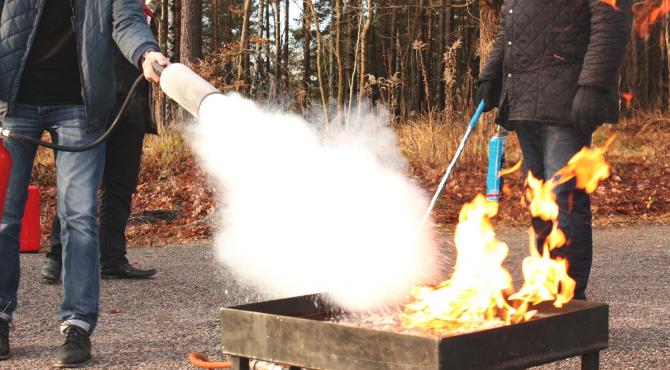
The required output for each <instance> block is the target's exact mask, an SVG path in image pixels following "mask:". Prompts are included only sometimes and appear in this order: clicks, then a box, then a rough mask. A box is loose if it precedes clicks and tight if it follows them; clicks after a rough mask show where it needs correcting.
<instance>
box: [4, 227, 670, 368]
mask: <svg viewBox="0 0 670 370" xmlns="http://www.w3.org/2000/svg"><path fill="white" fill-rule="evenodd" d="M499 237H500V238H501V239H502V240H504V241H506V242H508V243H509V244H510V246H511V247H512V249H513V250H512V251H511V255H510V258H509V259H508V261H509V263H508V264H509V267H510V269H511V270H512V272H513V273H514V274H515V276H518V274H519V271H518V270H519V266H520V263H519V262H520V260H521V258H522V257H523V256H524V255H525V253H526V250H527V247H526V243H527V237H526V234H525V230H522V229H507V230H503V231H502V232H500V233H499ZM595 241H596V246H595V263H594V267H593V271H592V278H591V283H590V286H589V291H588V295H589V299H592V300H595V301H604V302H609V303H610V346H611V347H610V349H609V350H607V351H605V352H603V353H602V354H601V365H602V368H605V369H617V370H618V369H670V320H669V319H668V317H670V287H669V285H668V276H670V268H669V267H668V266H669V262H668V261H670V226H640V227H631V228H625V229H622V228H619V229H601V230H597V231H596V232H595ZM129 255H130V259H131V262H133V263H135V264H137V265H139V266H145V267H157V268H158V269H159V274H158V275H157V276H156V278H155V279H153V280H148V281H106V280H103V281H102V286H101V291H102V297H101V315H100V321H99V325H98V328H97V329H96V332H95V334H94V336H93V351H94V362H93V363H92V366H91V367H90V368H91V369H190V368H191V367H190V366H189V365H188V364H187V362H186V356H187V354H188V352H190V351H193V350H197V351H202V352H205V353H207V354H209V355H210V356H212V357H213V358H216V359H220V357H221V356H220V354H219V353H218V341H219V340H218V337H219V332H218V317H217V311H218V308H219V307H222V306H226V305H233V304H240V303H244V302H251V301H257V300H260V299H262V297H261V296H260V295H259V294H257V293H256V292H254V291H253V290H252V289H249V288H245V287H242V286H240V285H239V284H238V283H236V282H235V278H234V277H233V276H231V275H230V274H229V273H227V272H226V271H224V270H223V269H221V268H220V267H218V266H217V263H216V261H215V260H214V258H213V256H212V249H211V246H203V245H200V246H170V247H162V248H139V249H131V250H130V253H129ZM43 258H44V256H43V255H42V254H32V255H30V254H28V255H23V256H22V257H21V263H22V267H23V271H22V277H21V287H20V292H19V294H20V306H19V309H18V311H17V312H16V314H15V321H14V329H13V330H12V332H11V338H10V339H11V345H12V349H13V351H12V352H13V357H12V358H11V359H10V360H8V361H2V362H0V369H48V368H50V363H51V358H52V356H53V353H54V352H55V350H56V348H57V347H58V346H59V345H60V344H61V341H62V338H61V336H60V335H59V334H58V333H57V329H56V328H57V325H58V323H57V321H56V312H57V307H58V304H59V302H60V300H61V288H60V285H55V286H54V285H43V284H41V283H40V281H39V268H40V266H41V263H42V261H43ZM541 368H542V369H545V368H546V369H578V368H579V362H578V361H577V360H567V361H563V362H560V363H556V364H554V365H551V366H544V367H541Z"/></svg>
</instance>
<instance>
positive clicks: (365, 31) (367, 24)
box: [358, 0, 374, 105]
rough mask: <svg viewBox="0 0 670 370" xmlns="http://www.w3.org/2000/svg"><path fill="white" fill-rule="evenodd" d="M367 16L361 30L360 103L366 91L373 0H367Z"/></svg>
mask: <svg viewBox="0 0 670 370" xmlns="http://www.w3.org/2000/svg"><path fill="white" fill-rule="evenodd" d="M367 3H368V8H367V12H368V14H367V17H366V19H365V24H364V25H363V31H362V32H361V67H360V68H361V71H360V76H359V78H358V84H359V86H358V104H359V105H360V104H361V99H362V98H363V94H364V93H365V72H366V71H365V63H366V49H367V47H368V45H367V41H368V32H369V31H370V25H371V24H372V18H373V17H374V13H373V9H372V0H367Z"/></svg>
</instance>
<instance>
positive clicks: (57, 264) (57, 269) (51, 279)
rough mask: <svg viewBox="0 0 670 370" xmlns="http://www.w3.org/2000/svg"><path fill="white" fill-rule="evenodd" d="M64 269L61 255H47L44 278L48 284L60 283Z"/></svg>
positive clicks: (43, 269)
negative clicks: (55, 256)
mask: <svg viewBox="0 0 670 370" xmlns="http://www.w3.org/2000/svg"><path fill="white" fill-rule="evenodd" d="M62 269H63V262H62V260H61V258H60V256H58V257H57V259H56V258H54V257H51V256H49V255H47V258H46V261H44V264H43V265H42V280H43V281H44V282H45V283H47V284H58V282H60V274H61V270H62Z"/></svg>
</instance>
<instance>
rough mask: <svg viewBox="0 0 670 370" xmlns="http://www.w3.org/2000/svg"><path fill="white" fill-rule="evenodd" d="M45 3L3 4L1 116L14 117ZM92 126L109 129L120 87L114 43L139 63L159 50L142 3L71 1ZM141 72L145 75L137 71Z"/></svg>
mask: <svg viewBox="0 0 670 370" xmlns="http://www.w3.org/2000/svg"><path fill="white" fill-rule="evenodd" d="M45 1H46V0H0V113H1V112H3V111H8V112H9V113H11V111H12V109H13V104H14V102H15V100H16V96H17V94H18V91H19V86H20V81H21V75H22V74H23V70H24V68H25V65H26V60H27V57H28V53H29V51H30V47H31V44H32V42H33V39H34V37H35V33H36V31H37V25H38V22H39V19H40V16H41V15H42V10H43V8H44V2H45ZM72 1H73V6H74V23H75V36H76V39H77V50H78V54H79V55H78V57H79V64H80V72H81V81H82V97H83V99H84V103H85V105H86V114H87V118H88V122H89V125H92V126H93V127H92V128H93V129H100V128H104V126H105V124H106V123H107V121H108V119H109V117H110V113H111V111H112V109H113V107H114V102H115V97H116V94H115V93H116V89H115V78H114V76H115V73H114V54H113V47H112V46H113V44H112V43H113V42H116V44H117V45H118V47H119V49H120V50H121V52H122V53H123V55H124V56H125V57H126V58H127V59H128V60H130V61H132V62H133V63H134V65H136V66H139V62H140V59H141V57H142V55H143V54H144V52H145V51H146V50H148V49H149V48H154V49H156V50H159V47H158V44H157V42H156V39H155V37H154V36H153V34H152V33H151V30H150V29H149V26H148V25H147V22H146V17H145V15H144V13H143V12H142V8H141V3H140V1H138V0H72ZM137 74H138V75H139V74H140V72H139V70H138V72H137Z"/></svg>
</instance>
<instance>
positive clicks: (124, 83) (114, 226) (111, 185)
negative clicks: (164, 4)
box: [41, 3, 158, 284]
mask: <svg viewBox="0 0 670 370" xmlns="http://www.w3.org/2000/svg"><path fill="white" fill-rule="evenodd" d="M141 5H142V8H143V10H144V14H145V15H146V16H147V20H148V22H149V25H150V27H151V31H152V32H153V33H154V35H155V34H156V31H157V30H156V25H155V23H154V22H153V13H152V12H151V9H149V7H148V6H147V5H146V4H144V3H141ZM114 63H115V67H116V107H114V111H113V112H114V114H113V116H116V114H117V112H118V111H119V110H120V109H121V105H122V103H123V100H124V99H125V98H126V95H128V93H129V92H130V88H131V86H132V85H133V83H134V82H135V79H136V78H137V68H135V66H134V65H132V64H131V63H130V62H128V60H126V58H125V57H124V56H123V54H122V53H121V51H120V50H119V48H118V47H114ZM152 113H153V112H152V110H151V86H150V85H149V84H148V83H147V82H142V83H141V85H140V86H139V87H138V89H137V90H136V91H135V94H134V95H133V96H132V100H131V102H130V105H129V106H128V107H127V108H126V111H125V113H123V115H122V116H121V120H120V121H119V125H118V126H117V127H116V128H115V129H114V131H112V134H111V136H110V137H109V139H108V140H107V148H106V152H107V153H106V156H105V170H104V171H103V173H102V199H101V204H100V215H99V223H100V274H101V277H102V278H103V279H148V278H150V277H152V276H153V275H155V274H156V270H155V269H146V270H144V269H139V268H136V267H135V266H133V265H131V264H130V262H129V261H128V258H127V257H126V225H127V224H128V218H129V217H130V206H131V202H132V197H133V193H134V192H135V190H136V189H137V181H138V178H139V175H140V162H141V158H142V145H143V143H144V134H145V133H148V134H157V133H158V132H157V129H156V124H155V121H154V118H153V114H152ZM49 241H50V243H51V250H50V251H49V253H47V257H46V259H45V261H44V264H43V265H42V271H41V273H42V278H43V281H44V282H46V283H48V284H57V283H58V282H60V278H61V271H62V268H63V263H62V250H63V244H62V242H61V225H60V219H59V218H58V215H54V217H53V219H52V220H51V234H50V236H49Z"/></svg>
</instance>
